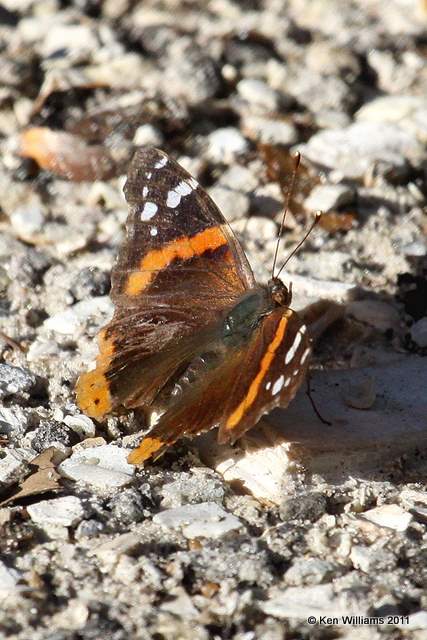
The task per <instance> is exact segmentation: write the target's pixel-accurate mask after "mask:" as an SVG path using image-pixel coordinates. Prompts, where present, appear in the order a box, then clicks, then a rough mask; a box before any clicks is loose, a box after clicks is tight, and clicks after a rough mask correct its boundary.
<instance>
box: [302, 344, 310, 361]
mask: <svg viewBox="0 0 427 640" xmlns="http://www.w3.org/2000/svg"><path fill="white" fill-rule="evenodd" d="M309 355H310V349H308V348H307V349H306V350H305V351H304V353H303V354H302V356H301V364H304V362H305V361H306V360H307V358H308V356H309Z"/></svg>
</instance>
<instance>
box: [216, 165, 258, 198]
mask: <svg viewBox="0 0 427 640" xmlns="http://www.w3.org/2000/svg"><path fill="white" fill-rule="evenodd" d="M219 184H220V185H221V186H222V187H227V188H228V189H233V190H236V191H242V192H244V193H249V192H250V191H253V190H254V189H256V188H257V186H258V179H257V177H256V175H255V174H254V172H253V171H251V170H250V169H249V168H248V167H242V166H241V165H240V164H234V165H232V166H231V167H229V168H228V169H226V170H225V171H224V173H223V174H222V175H221V177H220V179H219Z"/></svg>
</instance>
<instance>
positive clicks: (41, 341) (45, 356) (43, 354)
mask: <svg viewBox="0 0 427 640" xmlns="http://www.w3.org/2000/svg"><path fill="white" fill-rule="evenodd" d="M58 355H59V348H58V345H57V344H56V342H54V341H53V340H46V338H42V337H39V338H36V339H35V340H34V342H32V343H31V345H30V348H29V349H28V351H27V360H28V362H37V361H38V360H52V357H56V356H58Z"/></svg>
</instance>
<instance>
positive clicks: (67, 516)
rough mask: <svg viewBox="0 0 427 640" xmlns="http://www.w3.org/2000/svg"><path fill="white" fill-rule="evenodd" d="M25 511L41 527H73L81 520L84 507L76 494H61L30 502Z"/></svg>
mask: <svg viewBox="0 0 427 640" xmlns="http://www.w3.org/2000/svg"><path fill="white" fill-rule="evenodd" d="M27 511H28V513H29V515H30V518H31V520H32V521H33V522H35V523H36V524H37V525H39V526H41V527H45V526H51V525H53V526H59V527H74V526H75V525H76V524H78V523H79V522H80V520H82V518H83V516H84V509H83V506H82V503H81V500H79V498H77V497H76V496H63V497H61V498H53V499H52V500H42V501H41V502H36V504H31V505H29V506H28V507H27Z"/></svg>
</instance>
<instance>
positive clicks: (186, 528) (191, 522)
mask: <svg viewBox="0 0 427 640" xmlns="http://www.w3.org/2000/svg"><path fill="white" fill-rule="evenodd" d="M153 522H155V523H156V524H160V525H162V526H163V527H166V528H168V529H177V528H182V532H183V534H184V536H185V537H186V538H189V539H192V538H198V537H204V538H220V537H221V536H223V535H225V534H226V533H229V532H230V531H235V530H237V529H240V528H241V527H242V523H241V522H240V520H239V519H238V518H236V517H235V516H233V515H231V514H229V513H227V511H225V510H224V509H223V508H222V507H220V506H219V505H217V504H216V503H215V502H201V503H199V504H189V505H185V506H182V507H176V508H175V509H168V510H167V511H161V512H160V513H158V514H156V515H155V516H154V518H153Z"/></svg>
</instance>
